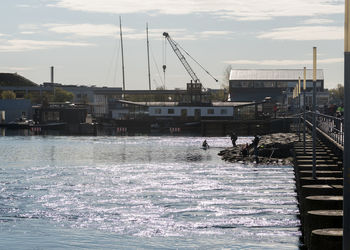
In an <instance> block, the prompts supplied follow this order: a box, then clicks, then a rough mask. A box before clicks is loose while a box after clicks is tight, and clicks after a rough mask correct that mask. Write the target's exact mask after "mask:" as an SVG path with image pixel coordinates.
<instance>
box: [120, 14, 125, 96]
mask: <svg viewBox="0 0 350 250" xmlns="http://www.w3.org/2000/svg"><path fill="white" fill-rule="evenodd" d="M119 27H120V45H121V49H122V71H123V91H124V90H125V72H124V47H123V32H122V18H121V16H119Z"/></svg>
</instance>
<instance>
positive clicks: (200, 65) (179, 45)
mask: <svg viewBox="0 0 350 250" xmlns="http://www.w3.org/2000/svg"><path fill="white" fill-rule="evenodd" d="M173 42H174V43H175V44H176V45H177V46H178V47H179V48H180V49H182V50H183V52H185V53H186V55H188V56H189V57H190V58H191V59H192V60H193V61H194V62H195V63H197V64H198V65H199V66H200V67H201V68H202V69H203V70H204V71H205V72H206V73H207V74H208V75H210V76H211V77H212V78H213V79H214V80H215V81H216V82H218V81H219V80H218V79H216V78H215V77H214V76H213V75H212V74H210V73H209V71H208V70H206V69H205V68H204V67H203V66H202V65H201V64H200V63H199V62H198V61H197V60H196V59H194V58H193V57H192V56H191V55H190V54H189V53H188V52H187V51H186V50H185V49H184V48H182V47H181V46H180V44H178V43H177V42H175V41H174V40H173Z"/></svg>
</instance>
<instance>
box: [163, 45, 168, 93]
mask: <svg viewBox="0 0 350 250" xmlns="http://www.w3.org/2000/svg"><path fill="white" fill-rule="evenodd" d="M166 42H167V41H166V38H164V43H163V75H164V81H163V83H164V89H165V70H166Z"/></svg>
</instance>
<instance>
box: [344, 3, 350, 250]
mask: <svg viewBox="0 0 350 250" xmlns="http://www.w3.org/2000/svg"><path fill="white" fill-rule="evenodd" d="M344 33H345V34H344V35H345V36H344V37H345V39H344V43H345V44H344V45H345V46H344V98H345V106H344V125H345V128H344V133H345V134H344V152H343V167H344V183H343V185H344V187H343V195H344V197H343V199H344V200H343V213H344V215H343V249H349V248H350V223H349V221H350V169H349V164H350V154H349V149H350V133H349V131H350V130H349V129H350V98H349V97H350V41H349V39H350V0H345V30H344ZM347 151H348V152H347Z"/></svg>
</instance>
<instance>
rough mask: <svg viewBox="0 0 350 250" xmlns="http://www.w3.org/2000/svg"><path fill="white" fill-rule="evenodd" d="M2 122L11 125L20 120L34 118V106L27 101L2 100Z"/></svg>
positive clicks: (0, 103)
mask: <svg viewBox="0 0 350 250" xmlns="http://www.w3.org/2000/svg"><path fill="white" fill-rule="evenodd" d="M0 113H1V117H0V122H1V123H9V122H14V121H16V120H17V119H20V118H27V119H31V118H32V113H33V111H32V104H31V102H30V100H27V99H13V100H1V99H0Z"/></svg>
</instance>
